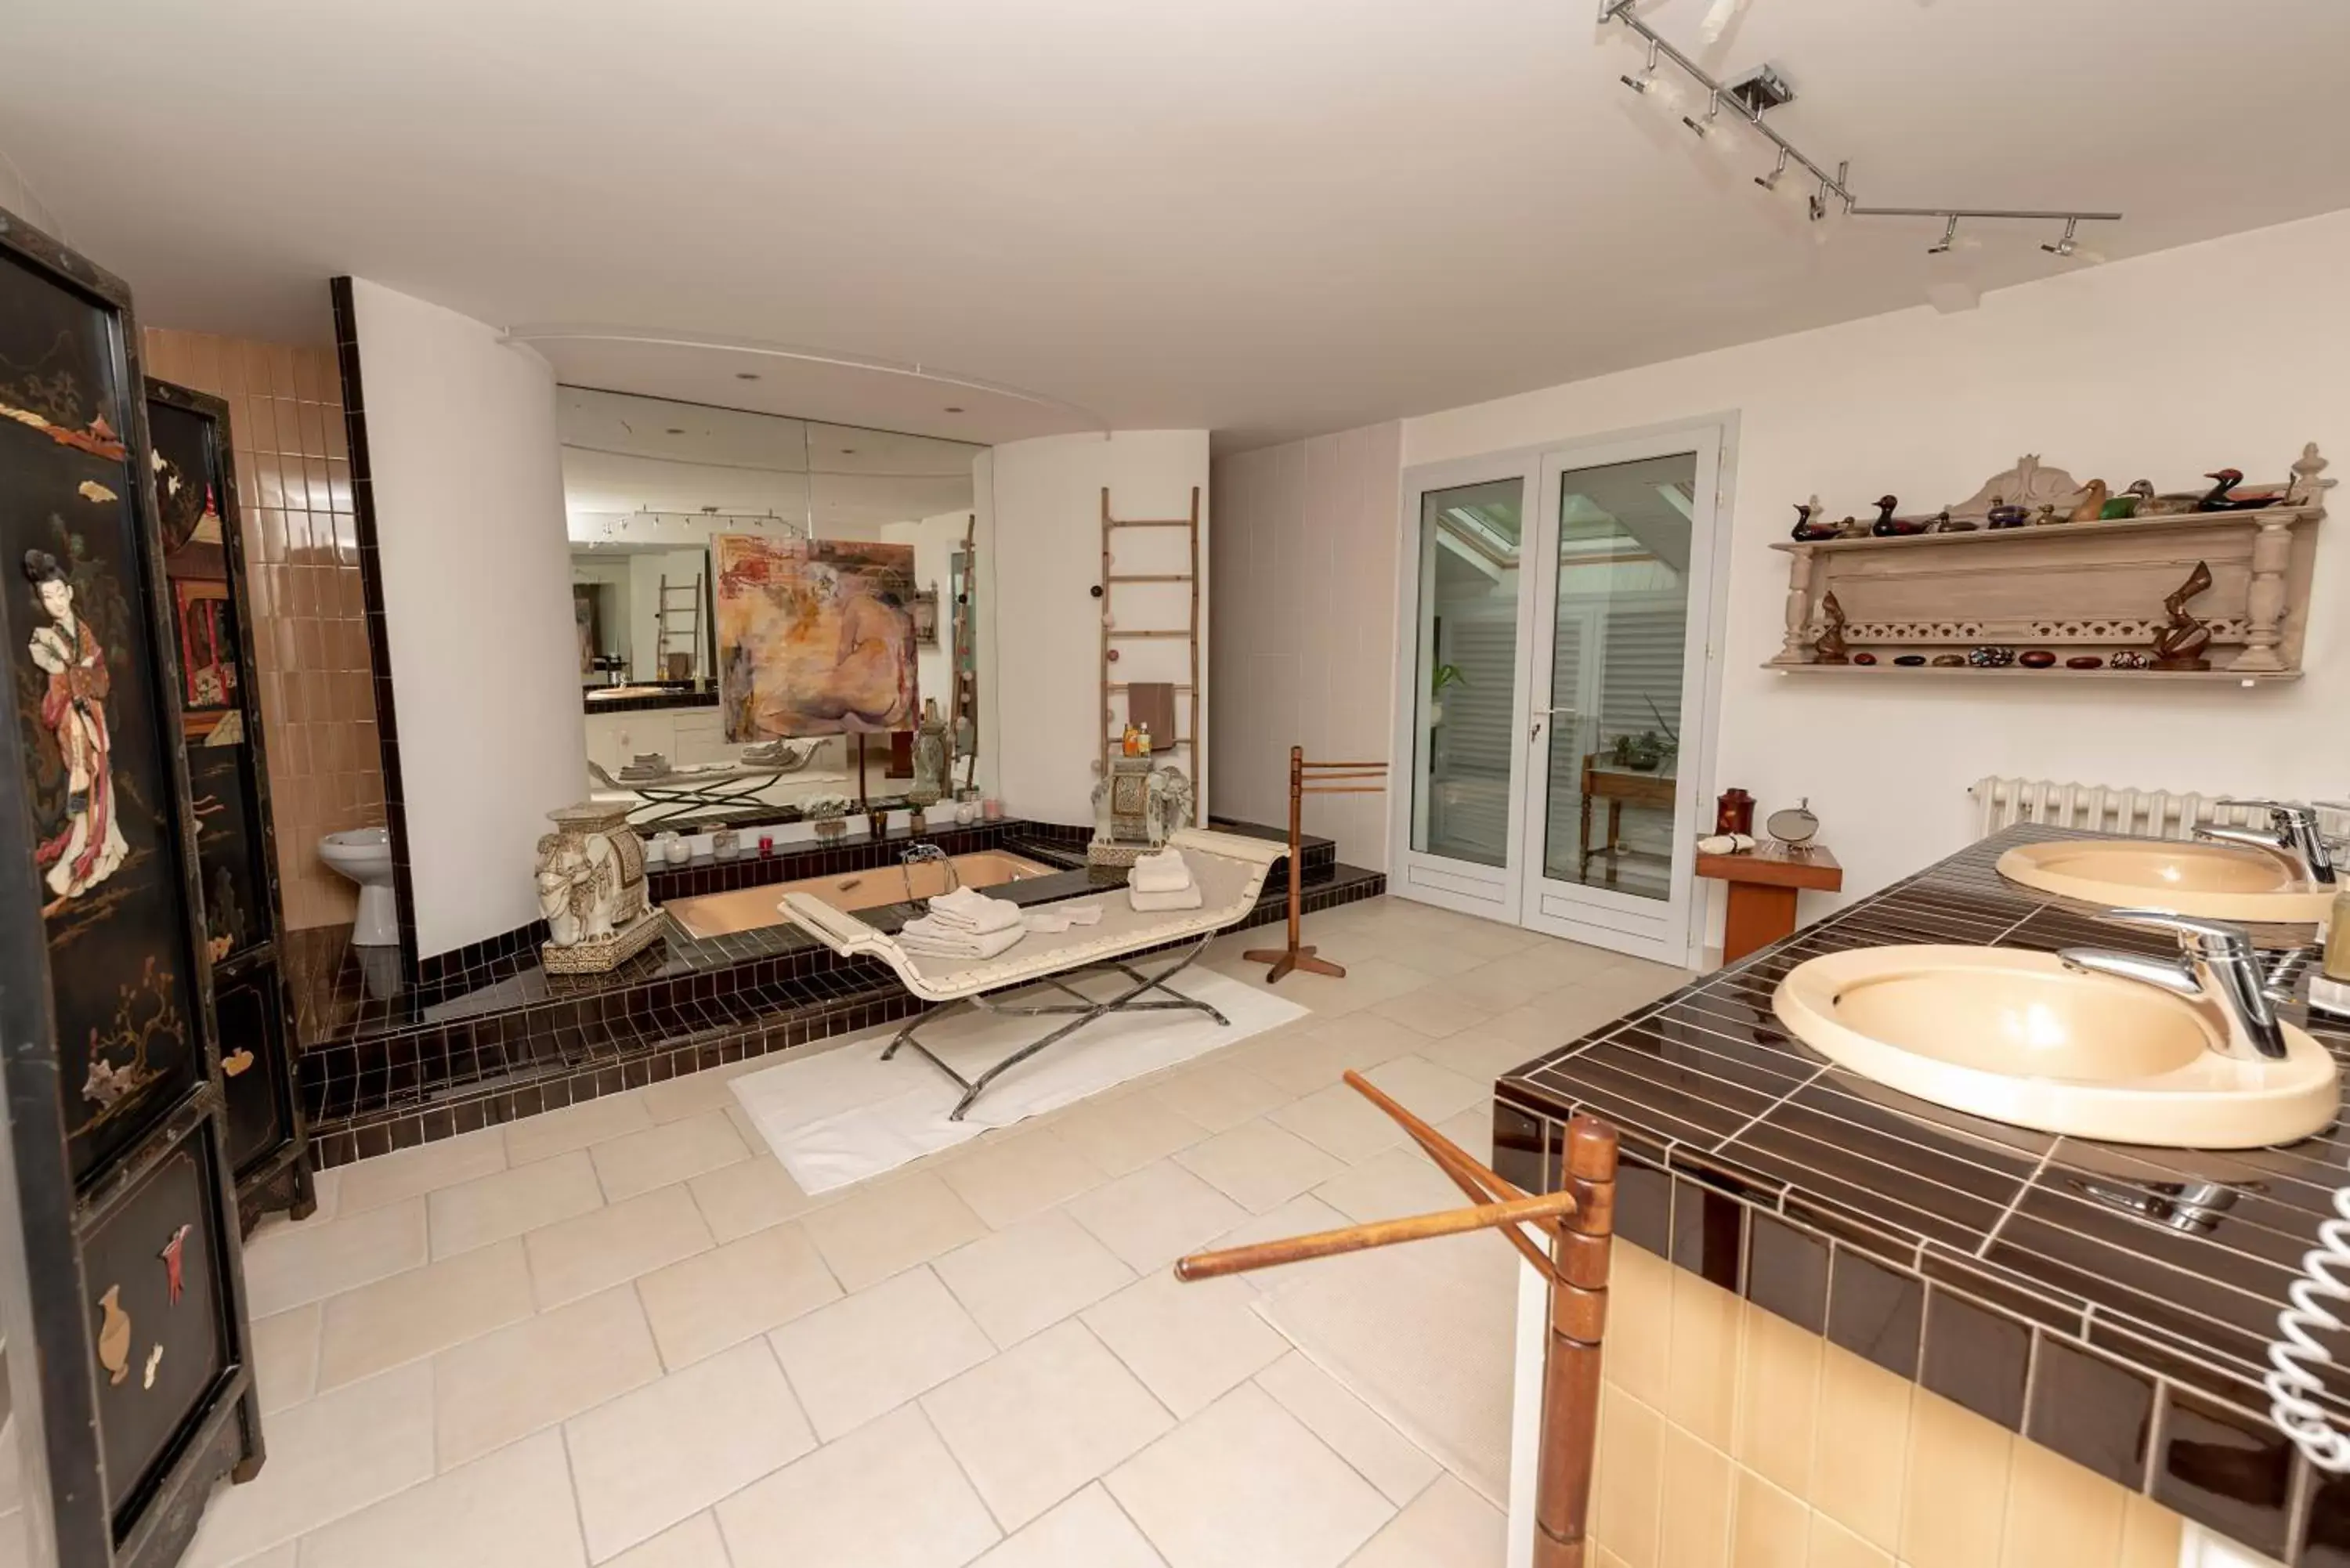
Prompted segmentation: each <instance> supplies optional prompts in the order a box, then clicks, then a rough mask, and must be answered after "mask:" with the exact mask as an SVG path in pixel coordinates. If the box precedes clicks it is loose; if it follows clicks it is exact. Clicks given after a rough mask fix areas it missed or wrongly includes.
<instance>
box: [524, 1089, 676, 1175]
mask: <svg viewBox="0 0 2350 1568" xmlns="http://www.w3.org/2000/svg"><path fill="white" fill-rule="evenodd" d="M652 1125H653V1118H652V1116H651V1115H650V1113H649V1112H648V1111H647V1110H646V1109H645V1099H644V1096H643V1094H642V1093H640V1092H639V1093H630V1094H625V1095H599V1096H597V1097H596V1098H594V1099H592V1100H582V1101H580V1102H579V1103H578V1104H577V1105H576V1106H564V1107H563V1108H562V1109H561V1110H559V1111H546V1112H543V1113H542V1114H540V1115H538V1116H524V1117H522V1118H521V1119H520V1120H518V1121H511V1122H508V1123H507V1124H506V1127H505V1134H506V1163H507V1164H509V1165H529V1164H532V1163H533V1162H535V1161H537V1160H542V1159H551V1158H554V1157H555V1156H556V1155H558V1154H569V1153H570V1152H571V1151H572V1150H574V1149H582V1148H586V1147H587V1146H588V1145H590V1144H597V1143H602V1142H603V1141H604V1140H605V1139H606V1138H614V1137H624V1136H626V1135H627V1134H629V1133H632V1132H641V1131H643V1130H644V1129H645V1128H647V1127H650V1126H652Z"/></svg>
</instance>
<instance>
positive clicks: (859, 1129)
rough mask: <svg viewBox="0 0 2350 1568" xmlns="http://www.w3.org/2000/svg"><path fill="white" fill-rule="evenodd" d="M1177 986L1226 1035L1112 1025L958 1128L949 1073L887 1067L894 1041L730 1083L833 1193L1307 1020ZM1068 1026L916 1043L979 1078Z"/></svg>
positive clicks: (996, 1086)
mask: <svg viewBox="0 0 2350 1568" xmlns="http://www.w3.org/2000/svg"><path fill="white" fill-rule="evenodd" d="M1146 972H1148V971H1146ZM1130 983H1131V982H1129V981H1126V980H1125V979H1123V978H1122V977H1119V976H1115V975H1112V976H1090V977H1087V979H1086V980H1083V981H1079V982H1078V989H1080V990H1082V991H1084V992H1086V993H1087V994H1088V995H1091V996H1096V997H1107V996H1111V995H1115V994H1116V993H1117V992H1118V991H1120V990H1123V989H1125V988H1126V987H1127V986H1128V984H1130ZM1172 983H1173V985H1174V987H1175V989H1176V990H1178V991H1180V992H1182V993H1183V994H1184V995H1186V996H1190V997H1196V998H1197V999H1199V1000H1200V1001H1201V1002H1207V1003H1208V1004H1209V1005H1211V1006H1212V1007H1214V1008H1215V1009H1217V1010H1218V1011H1219V1012H1222V1014H1223V1015H1224V1016H1225V1017H1226V1018H1228V1019H1230V1020H1232V1023H1230V1024H1229V1025H1228V1026H1219V1025H1218V1024H1217V1023H1216V1022H1215V1021H1214V1020H1213V1019H1211V1018H1209V1017H1207V1016H1206V1015H1205V1014H1203V1013H1198V1012H1190V1011H1188V1010H1186V1011H1182V1012H1119V1013H1112V1014H1111V1015H1109V1016H1108V1017H1107V1018H1102V1019H1097V1020H1096V1021H1095V1022H1094V1023H1089V1024H1087V1026H1086V1027H1085V1028H1083V1029H1081V1030H1079V1031H1078V1032H1077V1033H1075V1034H1072V1035H1071V1036H1069V1037H1068V1038H1067V1039H1066V1040H1064V1041H1061V1042H1060V1043H1059V1044H1055V1045H1051V1046H1048V1047H1046V1048H1045V1050H1044V1051H1043V1052H1042V1053H1040V1054H1037V1055H1035V1056H1032V1057H1030V1058H1029V1059H1028V1060H1027V1061H1025V1062H1024V1063H1022V1064H1020V1065H1019V1066H1017V1067H1014V1069H1013V1070H1012V1071H1010V1072H1009V1073H1006V1074H1004V1075H1003V1076H1002V1077H1001V1078H998V1079H996V1080H995V1082H993V1083H992V1084H990V1085H988V1086H987V1088H986V1090H985V1091H984V1092H983V1093H982V1094H981V1095H980V1096H979V1098H978V1099H977V1100H975V1101H973V1102H972V1107H971V1109H970V1111H969V1112H968V1113H967V1114H966V1115H965V1116H964V1117H963V1119H962V1121H959V1122H956V1121H949V1120H948V1119H947V1113H948V1112H949V1111H951V1110H953V1109H954V1104H955V1101H956V1100H957V1099H958V1098H959V1097H961V1096H962V1090H960V1089H958V1088H957V1087H955V1085H953V1084H951V1083H950V1082H949V1081H948V1080H947V1077H946V1075H945V1074H943V1073H941V1072H940V1071H939V1070H938V1069H937V1068H936V1067H934V1066H932V1065H931V1064H930V1063H928V1062H926V1061H924V1060H923V1059H922V1058H921V1057H920V1055H919V1054H916V1053H915V1051H914V1050H913V1049H912V1048H911V1047H910V1046H909V1047H907V1048H906V1049H904V1050H901V1051H899V1053H898V1054H897V1055H896V1056H895V1057H894V1058H892V1059H891V1060H889V1061H887V1062H884V1061H883V1060H881V1053H882V1051H883V1050H884V1049H885V1048H886V1047H887V1046H888V1045H889V1041H890V1039H891V1037H892V1036H893V1035H894V1034H895V1033H896V1030H895V1029H892V1030H890V1031H889V1032H888V1033H881V1034H879V1035H876V1036H874V1037H872V1038H870V1039H866V1040H858V1041H855V1042H852V1043H851V1044H847V1045H844V1046H841V1047H839V1048H838V1049H837V1050H832V1051H827V1052H826V1053H824V1054H821V1055H817V1056H810V1057H807V1058H806V1059H805V1060H801V1061H787V1062H784V1063H782V1064H778V1065H776V1066H773V1067H770V1068H768V1069H766V1070H765V1071H764V1072H761V1073H749V1074H745V1075H743V1076H742V1077H739V1078H737V1079H735V1080H734V1083H733V1089H734V1094H735V1096H736V1097H737V1098H738V1099H740V1100H741V1101H742V1102H743V1109H745V1110H746V1111H748V1112H749V1113H750V1114H751V1119H752V1120H753V1121H754V1122H755V1123H757V1124H758V1127H759V1131H760V1133H761V1134H762V1135H763V1136H764V1137H765V1138H766V1140H767V1143H768V1146H769V1147H772V1148H773V1149H774V1150H775V1158H778V1159H780V1160H782V1161H783V1162H784V1168H785V1169H786V1170H788V1171H790V1172H791V1174H792V1179H793V1180H794V1181H796V1182H798V1183H799V1185H800V1188H801V1189H802V1190H804V1191H806V1192H812V1193H813V1192H828V1191H830V1190H831V1189H834V1188H837V1187H846V1186H847V1185H848V1184H849V1183H851V1182H854V1181H863V1180H865V1179H867V1178H868V1177H874V1176H879V1175H880V1174H881V1173H882V1172H883V1171H886V1170H892V1169H895V1168H897V1167H899V1166H900V1165H903V1164H905V1163H906V1162H907V1161H908V1160H910V1159H915V1158H920V1156H922V1155H926V1154H930V1153H931V1152H933V1151H935V1150H938V1149H941V1148H945V1147H948V1146H950V1145H951V1144H958V1143H961V1142H962V1141H963V1140H964V1139H966V1138H972V1137H978V1136H979V1135H980V1134H981V1133H983V1132H984V1131H985V1130H987V1129H988V1128H989V1127H1010V1126H1011V1125H1012V1124H1013V1123H1014V1122H1017V1121H1021V1120H1024V1118H1026V1117H1029V1116H1036V1115H1038V1114H1040V1113H1042V1112H1045V1111H1049V1110H1053V1109H1055V1108H1056V1107H1058V1106H1066V1105H1069V1104H1071V1103H1073V1102H1075V1101H1077V1100H1082V1099H1084V1098H1086V1097H1087V1096H1088V1095H1097V1094H1099V1093H1100V1092H1101V1091H1102V1090H1104V1089H1107V1088H1109V1087H1110V1086H1112V1085H1117V1084H1122V1083H1125V1082H1126V1081H1127V1080H1128V1079H1129V1078H1139V1077H1140V1076H1142V1075H1144V1074H1146V1073H1155V1072H1157V1071H1159V1069H1160V1068H1162V1067H1171V1066H1173V1065H1175V1064H1177V1063H1179V1062H1186V1061H1189V1060H1191V1058H1192V1057H1194V1056H1200V1055H1204V1054H1207V1053H1208V1052H1210V1051H1214V1050H1219V1049H1221V1048H1222V1047H1223V1046H1226V1045H1230V1044H1234V1043H1235V1042H1237V1041H1242V1040H1245V1039H1247V1038H1248V1037H1249V1036H1250V1035H1252V1034H1261V1033H1263V1032H1264V1031H1266V1030H1268V1029H1272V1028H1274V1027H1276V1026H1278V1025H1280V1024H1284V1023H1288V1022H1289V1021H1290V1020H1291V1019H1293V1018H1302V1017H1304V1016H1305V1012H1306V1011H1307V1010H1306V1009H1305V1008H1303V1007H1300V1006H1298V1005H1297V1004H1296V1003H1295V1002H1288V1001H1284V999H1282V998H1280V997H1278V996H1274V995H1272V994H1270V993H1268V992H1263V991H1259V990H1257V989H1256V988H1255V987H1254V986H1251V985H1244V984H1243V983H1242V982H1241V981H1236V980H1232V979H1231V978H1229V977H1227V976H1224V975H1221V974H1217V973H1216V972H1215V971H1212V970H1206V969H1201V968H1199V967H1197V966H1194V967H1193V968H1191V969H1188V970H1185V971H1183V972H1182V973H1181V974H1180V975H1178V976H1176V977H1175V979H1174V981H1172ZM1057 994H1058V993H1056V992H1052V991H1050V990H1049V989H1045V988H1036V989H1035V990H1032V991H1030V992H1024V993H1019V994H1016V995H1009V996H1007V997H1005V998H1004V999H1003V1000H1007V1001H1012V1002H1019V1003H1029V1002H1049V1001H1052V1000H1054V999H1055V996H1056V995H1057ZM1063 1000H1066V999H1065V998H1064V999H1063ZM1067 1022H1068V1020H1067V1019H1065V1018H1060V1019H1055V1018H998V1017H993V1016H992V1015H990V1014H987V1013H984V1012H976V1013H973V1012H967V1013H964V1014H962V1015H961V1016H959V1017H956V1018H952V1019H949V1020H947V1021H946V1022H945V1023H932V1024H926V1025H925V1026H924V1027H923V1029H922V1032H921V1038H922V1044H925V1045H927V1046H929V1047H930V1048H931V1050H932V1051H935V1052H937V1053H938V1054H939V1056H940V1057H941V1059H942V1060H944V1061H946V1062H948V1063H950V1064H952V1066H953V1067H954V1069H955V1071H956V1072H958V1073H961V1074H962V1075H963V1076H964V1077H966V1078H976V1077H978V1076H979V1075H980V1074H981V1073H983V1072H984V1071H985V1070H986V1069H987V1068H988V1067H990V1066H992V1065H993V1064H995V1063H997V1062H1000V1061H1002V1060H1003V1058H1004V1057H1006V1056H1009V1055H1011V1054H1013V1053H1014V1052H1015V1051H1017V1050H1019V1049H1020V1047H1022V1046H1023V1045H1024V1044H1028V1043H1029V1042H1030V1041H1032V1040H1035V1039H1036V1038H1037V1037H1038V1036H1039V1035H1041V1034H1043V1033H1045V1032H1047V1031H1048V1030H1050V1029H1052V1028H1053V1027H1055V1025H1056V1024H1058V1023H1067Z"/></svg>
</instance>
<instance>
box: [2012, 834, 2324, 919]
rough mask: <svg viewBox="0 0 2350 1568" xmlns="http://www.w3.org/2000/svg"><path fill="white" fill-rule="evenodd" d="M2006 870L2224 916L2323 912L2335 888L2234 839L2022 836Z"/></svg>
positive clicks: (2096, 900)
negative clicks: (2046, 840) (2318, 884)
mask: <svg viewBox="0 0 2350 1568" xmlns="http://www.w3.org/2000/svg"><path fill="white" fill-rule="evenodd" d="M1998 868H1999V874H2000V875H2001V876H2002V877H2006V878H2007V879H2008V880H2009V881H2011V882H2021V883H2022V884H2023V885H2024V886H2025V887H2027V888H2038V889H2039V890H2040V891H2041V892H2043V893H2062V894H2063V895H2064V896H2065V897H2066V898H2085V899H2086V900H2088V901H2089V902H2090V903H2093V904H2104V905H2106V906H2108V907H2110V908H2121V907H2125V906H2138V907H2142V908H2147V909H2168V910H2169V911H2170V912H2171V913H2172V914H2174V915H2201V916H2205V917H2207V918H2209V919H2218V920H2277V921H2295V920H2322V919H2325V917H2326V914H2327V911H2328V909H2329V907H2330V906H2331V905H2332V904H2333V902H2334V889H2332V888H2326V889H2324V890H2319V889H2314V888H2311V887H2310V886H2309V885H2308V884H2307V883H2306V882H2303V880H2302V879H2301V878H2300V877H2297V876H2295V875H2294V874H2293V868H2292V867H2289V866H2287V865H2286V864H2285V863H2284V862H2283V861H2282V860H2280V859H2278V858H2276V857H2274V856H2270V855H2263V854H2262V853H2261V852H2260V851H2259V850H2257V849H2242V848H2238V847H2237V846H2234V845H2230V844H2199V843H2193V842H2189V841H2185V840H2181V841H2178V842H2166V841H2164V840H2161V839H2153V838H2149V839H2110V838H2107V839H2095V838H2083V839H2067V840H2064V841H2063V842H2061V843H2056V844H2021V845H2018V846H2016V847H2014V848H2013V849H2011V850H2009V851H2008V852H2007V853H2006V854H2004V855H2002V856H2001V857H1999V867H1998Z"/></svg>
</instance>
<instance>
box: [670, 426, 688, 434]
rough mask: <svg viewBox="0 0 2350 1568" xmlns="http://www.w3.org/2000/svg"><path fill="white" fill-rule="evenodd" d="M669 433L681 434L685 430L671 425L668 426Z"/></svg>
mask: <svg viewBox="0 0 2350 1568" xmlns="http://www.w3.org/2000/svg"><path fill="white" fill-rule="evenodd" d="M669 433H670V434H671V435H683V434H684V433H685V432H684V431H681V430H680V429H678V428H677V426H675V425H671V426H670V427H669Z"/></svg>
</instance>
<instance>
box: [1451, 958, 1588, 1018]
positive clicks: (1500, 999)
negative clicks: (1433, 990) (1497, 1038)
mask: <svg viewBox="0 0 2350 1568" xmlns="http://www.w3.org/2000/svg"><path fill="white" fill-rule="evenodd" d="M1563 984H1565V980H1563V979H1562V978H1560V976H1559V975H1558V973H1557V971H1556V967H1555V964H1554V963H1552V962H1550V961H1532V962H1528V961H1522V960H1520V959H1519V958H1518V956H1517V955H1516V954H1509V955H1505V956H1503V957H1502V958H1498V959H1493V960H1492V961H1488V962H1486V963H1483V964H1480V965H1479V966H1477V967H1476V968H1474V969H1470V970H1463V971H1461V972H1460V973H1458V974H1454V975H1448V976H1447V977H1445V981H1444V986H1445V990H1446V991H1447V992H1450V993H1451V994H1452V995H1454V996H1457V997H1459V998H1461V1000H1462V1001H1463V1002H1469V1003H1471V1004H1472V1005H1474V1006H1477V1007H1481V1008H1483V1009H1484V1010H1485V1011H1486V1012H1489V1013H1491V1012H1509V1011H1511V1010H1512V1009H1513V1008H1519V1007H1523V1006H1525V1005H1526V1004H1527V1003H1529V1002H1533V1001H1534V999H1535V998H1536V997H1539V996H1542V995H1544V993H1546V992H1553V991H1555V990H1557V989H1558V988H1559V987H1560V986H1561V985H1563Z"/></svg>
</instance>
